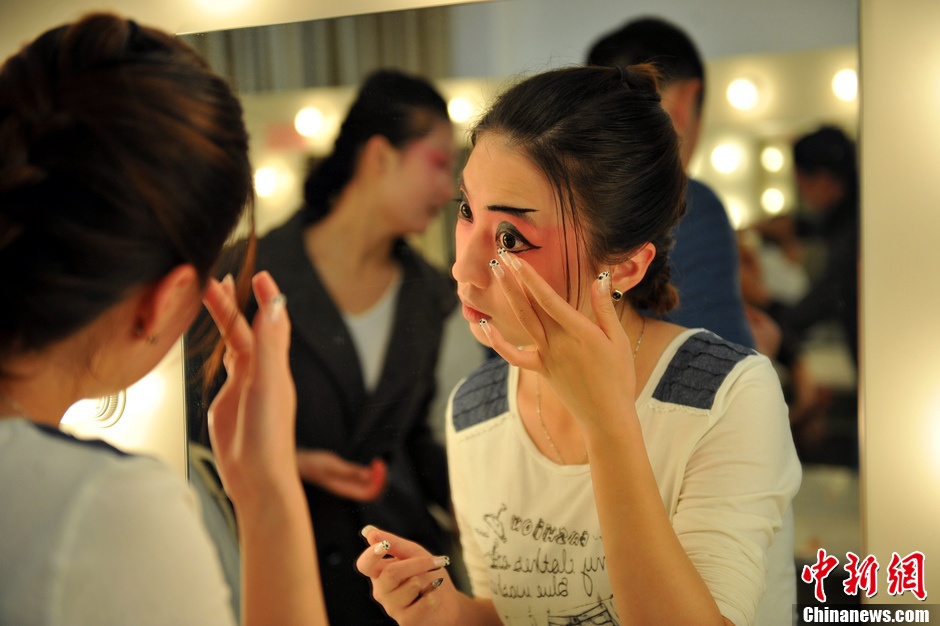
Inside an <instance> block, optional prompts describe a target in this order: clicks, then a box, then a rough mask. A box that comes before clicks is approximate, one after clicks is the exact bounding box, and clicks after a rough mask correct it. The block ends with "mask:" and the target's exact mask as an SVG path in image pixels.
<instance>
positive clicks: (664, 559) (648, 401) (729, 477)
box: [357, 66, 800, 626]
mask: <svg viewBox="0 0 940 626" xmlns="http://www.w3.org/2000/svg"><path fill="white" fill-rule="evenodd" d="M473 143H474V146H473V150H472V152H471V155H470V158H469V160H468V162H467V165H466V167H465V169H464V171H463V184H462V194H463V201H462V202H461V204H460V207H459V216H458V217H459V222H458V225H457V233H456V235H457V257H456V262H455V264H454V267H453V274H454V277H455V278H456V279H457V281H458V293H459V296H460V298H461V300H462V302H463V312H464V316H465V317H466V318H467V320H468V322H469V323H470V325H471V327H472V328H473V332H474V334H475V335H476V337H477V338H478V339H479V341H480V342H481V343H483V344H484V345H487V346H491V347H492V348H493V349H495V350H496V351H497V352H498V353H499V354H500V356H501V357H502V359H495V360H493V361H491V362H489V363H487V364H485V365H483V366H481V367H480V368H479V369H478V370H477V371H475V372H474V373H473V374H471V375H470V376H469V377H468V378H467V379H466V380H465V381H464V382H463V383H462V384H461V385H459V386H458V387H457V389H455V391H454V394H453V396H452V400H451V405H450V408H449V411H448V424H447V426H448V459H449V462H450V478H451V483H452V495H453V500H454V507H455V512H456V515H457V520H458V523H459V527H460V538H461V542H462V545H463V552H464V559H465V561H466V563H467V566H468V573H469V576H470V580H471V582H472V588H473V589H472V596H467V595H464V594H462V593H460V592H459V591H458V590H457V589H456V588H455V587H454V586H453V584H452V582H451V579H450V576H449V574H447V567H446V563H447V561H446V559H443V558H442V556H443V555H438V554H433V553H431V552H429V551H428V550H426V549H425V548H424V547H423V546H421V545H420V544H419V543H418V542H413V541H411V540H410V538H405V537H400V536H398V535H396V534H393V533H390V532H388V531H387V529H384V528H380V527H379V528H376V527H367V528H365V529H364V530H363V534H364V536H366V538H367V539H368V541H369V542H370V547H369V548H367V549H366V550H365V551H364V552H362V554H361V555H360V557H359V560H358V563H357V565H358V568H359V569H360V571H361V572H362V573H364V574H366V575H367V576H369V577H370V578H371V579H372V583H373V595H374V597H375V598H376V599H377V600H378V601H379V602H380V603H381V604H382V605H383V606H384V607H385V609H386V610H387V611H388V613H389V614H390V615H391V616H392V617H394V618H395V619H396V620H397V621H398V622H399V623H400V624H409V625H410V624H460V625H467V624H500V623H506V624H538V625H541V626H545V625H550V624H556V623H597V624H600V623H603V624H644V625H645V624H693V623H694V624H737V625H739V626H740V625H742V624H752V623H756V622H758V621H760V620H765V621H763V622H761V623H783V622H786V621H788V620H789V619H790V612H791V610H792V603H793V602H795V576H794V563H793V545H792V539H793V538H792V517H791V511H790V503H791V500H792V498H793V496H794V494H795V493H796V490H797V488H798V486H799V482H800V465H799V461H798V459H797V457H796V454H795V451H794V448H793V442H792V439H791V436H790V431H789V426H788V422H787V407H786V404H785V403H784V401H783V397H782V394H781V390H780V384H779V381H778V379H777V375H776V373H775V371H774V369H773V367H772V366H771V364H770V362H769V361H768V360H767V359H766V358H765V357H763V356H761V355H758V354H756V353H755V352H753V351H751V350H748V349H746V348H742V347H741V346H737V345H735V344H731V343H729V342H726V341H724V340H723V339H721V338H719V337H717V336H715V335H713V334H711V333H709V332H707V331H702V330H701V329H685V328H681V327H679V326H675V325H673V324H670V323H667V322H664V321H660V320H657V319H654V318H646V317H644V316H642V315H641V314H640V312H639V311H652V312H654V313H662V312H665V311H668V310H669V309H670V308H671V307H672V306H674V305H675V304H676V293H675V290H674V288H673V287H672V286H671V285H670V283H669V270H668V268H669V264H668V251H669V249H670V245H671V233H672V231H673V228H674V226H675V224H676V222H677V220H678V219H679V218H680V217H681V215H682V212H683V210H684V198H683V190H684V188H685V182H686V181H685V176H684V174H683V172H682V168H681V165H680V162H679V153H678V146H677V140H676V136H675V132H674V131H673V128H672V124H671V122H670V119H669V117H668V116H667V115H666V113H665V112H664V111H663V110H662V108H661V106H660V104H659V97H658V93H657V91H656V86H655V78H654V74H653V73H652V71H651V70H650V69H649V68H648V67H646V66H634V67H631V68H613V69H611V68H595V67H587V68H569V69H563V70H556V71H551V72H547V73H544V74H540V75H536V76H534V77H532V78H530V79H527V80H525V81H523V82H521V83H520V84H519V85H517V86H516V87H514V88H512V89H510V90H509V91H507V92H506V93H505V94H504V95H503V96H501V97H500V99H499V100H498V101H497V102H496V104H495V105H494V106H493V108H492V109H491V110H490V112H489V113H487V114H486V115H485V116H484V117H483V119H482V120H481V122H480V123H479V125H478V126H477V127H476V130H475V132H474V134H473ZM765 589H766V593H765Z"/></svg>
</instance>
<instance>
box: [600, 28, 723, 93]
mask: <svg viewBox="0 0 940 626" xmlns="http://www.w3.org/2000/svg"><path fill="white" fill-rule="evenodd" d="M638 63H652V64H653V65H655V66H656V69H657V70H658V71H659V73H660V75H661V83H662V85H663V86H668V85H670V84H672V83H673V82H675V81H679V80H689V79H698V80H700V81H701V82H702V88H701V90H700V93H699V97H698V103H697V104H698V106H699V108H701V105H702V102H703V101H704V98H705V65H704V64H703V63H702V57H701V55H700V54H699V51H698V48H697V47H696V46H695V43H694V42H693V41H692V39H691V38H690V37H689V36H688V35H687V34H686V33H685V32H684V31H683V30H682V29H680V28H679V27H678V26H676V25H674V24H671V23H669V22H667V21H665V20H663V19H660V18H656V17H643V18H639V19H635V20H632V21H629V22H627V23H626V24H624V25H623V26H621V27H619V28H617V29H616V30H613V31H611V32H609V33H607V34H605V35H602V36H601V37H600V38H599V39H598V40H597V41H596V42H595V43H594V44H593V45H592V46H591V48H590V50H589V51H588V55H587V64H588V65H603V66H607V67H615V66H618V65H635V64H638Z"/></svg>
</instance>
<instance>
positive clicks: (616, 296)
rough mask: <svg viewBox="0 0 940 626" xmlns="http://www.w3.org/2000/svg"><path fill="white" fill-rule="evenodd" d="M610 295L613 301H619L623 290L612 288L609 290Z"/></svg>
mask: <svg viewBox="0 0 940 626" xmlns="http://www.w3.org/2000/svg"><path fill="white" fill-rule="evenodd" d="M610 297H611V298H613V299H614V302H620V301H621V300H622V299H623V292H622V291H620V290H619V289H614V290H613V291H612V292H611V294H610Z"/></svg>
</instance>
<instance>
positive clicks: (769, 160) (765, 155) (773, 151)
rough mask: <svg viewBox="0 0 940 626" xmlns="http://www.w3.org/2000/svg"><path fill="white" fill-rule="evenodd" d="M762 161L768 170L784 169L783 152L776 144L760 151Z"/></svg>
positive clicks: (777, 170)
mask: <svg viewBox="0 0 940 626" xmlns="http://www.w3.org/2000/svg"><path fill="white" fill-rule="evenodd" d="M760 163H761V165H763V166H764V169H765V170H767V171H768V172H779V171H780V170H782V169H783V152H782V151H781V150H780V148H777V147H775V146H768V147H766V148H764V149H763V150H762V151H761V153H760Z"/></svg>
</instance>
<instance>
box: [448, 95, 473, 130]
mask: <svg viewBox="0 0 940 626" xmlns="http://www.w3.org/2000/svg"><path fill="white" fill-rule="evenodd" d="M447 114H448V115H449V116H450V119H451V121H453V122H454V123H455V124H463V123H464V122H466V121H467V120H469V119H470V116H471V115H473V104H472V103H471V102H470V101H469V100H467V99H466V98H460V97H457V98H451V99H450V101H449V102H448V103H447Z"/></svg>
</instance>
